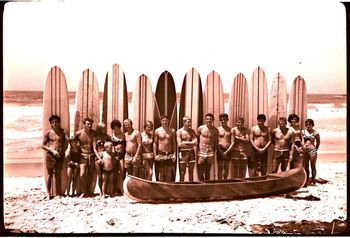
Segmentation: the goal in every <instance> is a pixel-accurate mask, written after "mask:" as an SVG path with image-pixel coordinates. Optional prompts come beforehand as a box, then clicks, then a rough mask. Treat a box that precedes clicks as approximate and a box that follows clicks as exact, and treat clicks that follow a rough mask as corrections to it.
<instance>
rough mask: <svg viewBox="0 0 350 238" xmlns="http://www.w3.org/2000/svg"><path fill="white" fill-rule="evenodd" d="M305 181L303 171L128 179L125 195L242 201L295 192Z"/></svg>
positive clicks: (154, 200) (149, 198)
mask: <svg viewBox="0 0 350 238" xmlns="http://www.w3.org/2000/svg"><path fill="white" fill-rule="evenodd" d="M305 181H306V173H305V171H304V169H303V168H297V169H292V170H288V171H286V172H282V173H277V174H270V175H267V176H262V177H254V178H247V179H231V180H221V181H218V180H213V181H201V182H200V181H198V182H192V183H191V182H182V183H180V182H175V183H164V182H152V181H147V180H143V179H139V178H136V177H133V176H127V178H126V179H125V181H124V194H125V195H126V196H128V197H129V198H131V199H133V200H136V201H138V202H144V203H169V202H203V201H219V200H240V199H248V198H258V197H266V196H271V195H278V194H284V193H288V192H293V191H295V190H298V189H299V188H301V187H302V186H303V185H304V183H305Z"/></svg>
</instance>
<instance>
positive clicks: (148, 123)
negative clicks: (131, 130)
mask: <svg viewBox="0 0 350 238" xmlns="http://www.w3.org/2000/svg"><path fill="white" fill-rule="evenodd" d="M148 125H150V126H152V127H153V122H152V121H146V122H145V124H144V125H143V129H146V127H147V126H148Z"/></svg>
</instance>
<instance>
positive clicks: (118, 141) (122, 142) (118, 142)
mask: <svg viewBox="0 0 350 238" xmlns="http://www.w3.org/2000/svg"><path fill="white" fill-rule="evenodd" d="M111 141H112V144H113V145H114V146H116V145H126V141H125V139H119V138H118V137H116V136H115V135H114V134H112V136H111Z"/></svg>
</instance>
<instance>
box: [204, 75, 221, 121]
mask: <svg viewBox="0 0 350 238" xmlns="http://www.w3.org/2000/svg"><path fill="white" fill-rule="evenodd" d="M203 96H204V97H203V99H204V100H203V108H204V115H205V114H207V113H212V114H213V115H214V126H215V127H218V126H220V120H219V115H220V114H221V113H224V112H225V106H224V90H223V88H222V82H221V78H220V75H219V74H218V73H217V72H215V71H214V70H213V71H211V72H210V73H209V74H208V76H207V80H206V81H205V87H204V94H203Z"/></svg>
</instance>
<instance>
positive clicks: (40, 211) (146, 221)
mask: <svg viewBox="0 0 350 238" xmlns="http://www.w3.org/2000/svg"><path fill="white" fill-rule="evenodd" d="M324 156H326V155H324ZM324 156H321V155H320V160H319V161H318V164H317V170H318V176H319V177H321V178H322V179H325V180H328V181H329V182H328V183H325V184H320V183H317V184H316V185H314V186H308V187H305V188H301V189H300V190H298V191H296V192H294V193H291V194H289V195H287V196H286V195H279V196H273V197H267V198H257V199H247V200H238V201H222V202H203V203H177V204H141V203H137V202H135V201H133V200H130V199H129V198H127V197H126V196H120V197H112V198H106V199H102V198H101V197H99V196H95V197H91V198H70V197H61V198H59V197H57V198H54V199H52V200H49V201H48V200H45V199H44V197H45V188H44V179H43V178H42V177H6V178H5V179H4V223H5V228H6V229H7V231H8V232H17V233H19V232H24V233H36V232H38V233H57V234H58V233H170V234H175V233H199V234H203V233H228V234H233V233H239V234H244V233H253V234H269V233H273V234H282V233H287V234H339V233H342V232H344V231H345V229H346V228H347V225H346V223H347V200H346V182H347V170H346V158H345V154H336V155H333V156H332V157H333V160H332V161H331V162H330V161H329V159H330V158H328V159H327V158H323V159H322V157H324ZM329 156H331V155H329Z"/></svg>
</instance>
